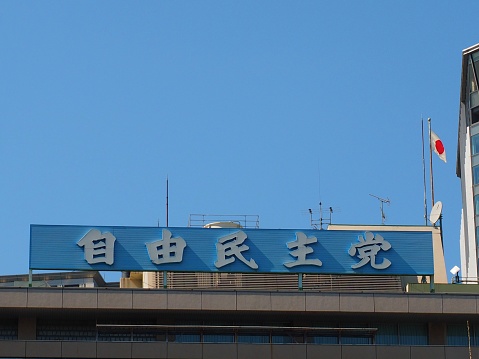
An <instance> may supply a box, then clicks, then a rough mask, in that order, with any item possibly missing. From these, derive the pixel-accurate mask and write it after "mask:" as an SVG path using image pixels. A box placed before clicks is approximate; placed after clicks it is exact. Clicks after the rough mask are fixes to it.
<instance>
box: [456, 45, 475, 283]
mask: <svg viewBox="0 0 479 359" xmlns="http://www.w3.org/2000/svg"><path fill="white" fill-rule="evenodd" d="M478 76H479V44H477V45H474V46H472V47H470V48H467V49H465V50H464V51H463V52H462V73H461V91H460V109H459V133H458V149H457V162H456V174H457V176H458V177H460V179H461V193H462V214H461V234H460V250H461V272H462V276H463V277H464V279H465V280H466V281H474V282H476V283H477V278H478V254H479V252H478V239H479V221H478V219H477V216H478V215H479V186H478V185H479V88H478V78H479V77H478Z"/></svg>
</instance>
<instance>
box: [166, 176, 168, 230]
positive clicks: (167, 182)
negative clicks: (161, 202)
mask: <svg viewBox="0 0 479 359" xmlns="http://www.w3.org/2000/svg"><path fill="white" fill-rule="evenodd" d="M166 226H167V227H168V175H167V176H166Z"/></svg>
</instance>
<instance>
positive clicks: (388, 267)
mask: <svg viewBox="0 0 479 359" xmlns="http://www.w3.org/2000/svg"><path fill="white" fill-rule="evenodd" d="M92 230H93V231H92ZM169 233H171V240H172V241H171V240H170V242H168V241H167V237H168V234H169ZM87 234H88V236H87ZM95 235H97V236H99V237H98V238H97V239H98V240H103V242H102V241H100V245H99V246H98V245H97V246H96V247H95V248H93V247H91V246H89V245H88V241H89V239H91V238H92V236H93V237H94V236H95ZM242 235H243V242H242V243H240V242H241V241H240V239H241V238H242ZM100 237H101V238H100ZM178 237H180V239H178ZM229 237H231V238H229ZM82 238H83V239H82ZM108 238H109V239H112V238H113V239H114V243H113V242H111V243H109V244H107V243H106V242H107V241H108ZM235 238H236V240H237V242H234V240H235ZM94 239H95V238H94ZM95 243H97V244H98V241H97V242H95ZM101 243H103V245H102V244H101ZM148 243H154V244H155V246H152V249H151V250H152V251H153V252H155V250H156V254H157V255H155V256H154V258H155V259H156V260H157V261H156V262H157V263H156V264H155V263H154V262H153V261H152V259H150V256H149V251H148V245H147V244H148ZM182 243H183V244H184V246H182ZM288 243H289V244H288ZM360 243H362V244H363V246H362V247H361V246H360V247H357V248H356V247H354V245H356V244H360ZM107 246H109V247H110V249H111V255H112V263H111V264H108V260H107V259H106V256H105V253H104V252H105V251H104V249H105V247H107ZM221 246H224V247H223V252H221V250H218V249H221ZM246 246H247V247H246ZM183 247H184V248H183ZM361 248H362V249H361ZM88 251H90V257H89V259H87V252H88ZM240 257H242V259H241V258H240ZM152 258H153V257H152ZM288 263H289V264H288ZM300 263H302V264H300ZM298 264H300V265H298ZM30 269H58V270H60V269H61V270H100V271H163V270H167V271H184V272H191V271H194V272H228V273H233V272H241V273H324V274H377V275H430V274H434V260H433V249H432V233H431V232H424V231H417V232H416V231H414V232H412V231H374V232H373V233H368V232H366V233H365V232H363V231H350V230H348V231H344V230H341V231H326V230H324V231H319V230H310V229H241V228H184V227H169V228H161V227H104V226H96V227H95V226H62V225H59V226H51V225H31V228H30Z"/></svg>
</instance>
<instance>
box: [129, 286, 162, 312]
mask: <svg viewBox="0 0 479 359" xmlns="http://www.w3.org/2000/svg"><path fill="white" fill-rule="evenodd" d="M132 300H133V309H155V310H160V309H167V308H168V292H167V291H163V290H162V291H157V290H142V289H141V290H134V291H133V299H132Z"/></svg>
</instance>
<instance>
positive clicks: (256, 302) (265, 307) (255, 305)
mask: <svg viewBox="0 0 479 359" xmlns="http://www.w3.org/2000/svg"><path fill="white" fill-rule="evenodd" d="M236 309H237V310H257V311H270V310H271V295H270V293H269V292H238V293H236Z"/></svg>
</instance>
